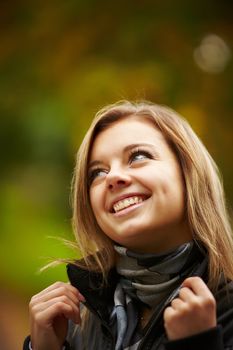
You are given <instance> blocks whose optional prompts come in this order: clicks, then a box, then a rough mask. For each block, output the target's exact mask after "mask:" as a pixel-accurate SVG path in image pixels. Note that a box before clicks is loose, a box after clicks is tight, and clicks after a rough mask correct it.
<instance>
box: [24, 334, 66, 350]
mask: <svg viewBox="0 0 233 350" xmlns="http://www.w3.org/2000/svg"><path fill="white" fill-rule="evenodd" d="M23 350H33V349H32V348H31V338H30V335H29V336H27V338H26V339H25V340H24V343H23ZM62 350H70V345H69V343H68V342H67V341H66V342H65V343H64V345H63V348H62Z"/></svg>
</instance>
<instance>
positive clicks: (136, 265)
mask: <svg viewBox="0 0 233 350" xmlns="http://www.w3.org/2000/svg"><path fill="white" fill-rule="evenodd" d="M114 249H115V250H116V252H117V255H118V261H117V266H116V269H117V272H118V274H119V276H120V279H119V282H118V284H117V286H116V289H115V293H114V308H113V312H112V316H111V320H112V321H115V325H116V329H117V340H116V346H115V350H124V349H136V348H137V344H138V343H139V342H140V339H138V340H135V339H136V338H135V330H136V328H137V325H138V321H139V312H138V306H139V305H140V304H141V306H145V307H149V308H151V309H154V308H155V307H156V306H157V305H159V304H160V303H161V302H162V301H165V300H166V298H168V296H169V295H170V294H171V293H172V292H173V291H174V290H175V289H177V288H178V287H179V286H180V284H181V283H182V281H183V280H184V279H185V277H187V276H188V275H189V274H190V273H191V271H192V270H193V269H194V268H195V267H196V266H197V264H198V262H199V261H200V259H203V254H202V253H201V251H200V249H199V247H198V246H197V244H195V242H194V241H190V242H188V243H185V244H183V245H181V246H179V247H178V248H176V249H174V250H171V251H168V252H166V253H165V254H140V253H135V252H132V251H130V250H128V249H127V248H125V247H122V246H119V245H115V246H114ZM135 342H136V343H135Z"/></svg>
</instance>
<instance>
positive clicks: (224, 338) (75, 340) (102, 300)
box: [24, 259, 233, 350]
mask: <svg viewBox="0 0 233 350" xmlns="http://www.w3.org/2000/svg"><path fill="white" fill-rule="evenodd" d="M67 273H68V276H69V279H70V282H71V284H72V285H73V286H75V287H77V288H78V289H79V291H80V292H81V293H82V294H83V295H84V296H85V298H86V303H85V305H86V307H87V308H88V309H89V310H90V311H91V312H90V316H89V319H88V322H87V326H86V328H85V331H84V332H82V331H81V330H80V328H79V327H75V325H74V324H72V323H70V326H69V332H68V335H67V342H66V345H65V349H66V350H68V349H70V350H114V343H115V339H114V335H113V334H112V332H111V328H110V327H109V310H110V309H111V308H112V306H113V293H114V290H115V286H116V283H117V280H118V276H117V273H116V272H115V270H112V271H111V273H110V274H109V278H108V284H107V285H106V286H105V287H103V285H102V278H101V275H100V274H98V273H95V272H89V271H87V270H85V269H82V268H80V267H77V266H76V265H73V264H69V265H68V266H67ZM191 275H192V276H194V275H195V276H200V277H202V278H203V280H204V281H206V276H207V260H206V259H205V260H204V261H203V262H202V264H201V265H200V266H198V268H197V269H196V270H195V271H193V272H192V274H191ZM186 277H188V276H186ZM176 295H177V290H176V291H174V292H173V293H172V295H170V296H169V298H168V299H167V300H166V301H165V302H164V303H163V304H162V305H160V307H159V309H156V311H155V312H154V314H153V316H152V318H151V320H150V322H149V324H148V326H147V328H146V332H145V335H144V337H143V339H142V341H141V344H140V346H139V349H143V350H194V349H195V350H208V349H210V350H223V349H224V350H233V282H232V281H231V282H229V283H227V284H226V283H220V285H219V288H218V291H217V292H216V293H215V298H216V301H217V323H218V325H217V327H215V328H212V329H210V330H208V331H204V332H202V333H199V334H196V335H194V336H190V337H187V338H183V339H179V340H176V341H168V339H167V337H166V333H165V329H164V326H163V311H164V309H165V307H166V306H168V304H169V303H170V302H171V300H172V299H173V298H175V297H176ZM28 342H29V337H28V338H27V339H26V340H25V343H24V350H28Z"/></svg>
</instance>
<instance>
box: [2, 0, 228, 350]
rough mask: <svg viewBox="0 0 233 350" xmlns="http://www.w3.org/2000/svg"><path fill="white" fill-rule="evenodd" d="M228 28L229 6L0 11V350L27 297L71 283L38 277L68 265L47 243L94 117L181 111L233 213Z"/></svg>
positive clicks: (66, 4)
mask: <svg viewBox="0 0 233 350" xmlns="http://www.w3.org/2000/svg"><path fill="white" fill-rule="evenodd" d="M232 19H233V3H232V2H230V1H213V0H212V1H210V0H207V1H199V0H197V1H186V0H183V1H166V0H163V1H156V0H154V1H152V0H151V1H150V0H145V1H142V0H141V1H140V0H134V1H131V0H129V1H122V0H118V1H101V0H100V1H94V0H82V1H81V0H70V1H69V0H68V1H62V0H56V1H55V0H54V1H52V0H46V1H45V0H41V1H38V0H37V1H26V0H16V1H8V2H7V1H1V4H0V143H1V144H0V156H1V163H0V166H1V172H0V193H1V195H0V219H1V231H0V259H1V260H0V263H1V273H0V284H1V289H0V296H1V298H0V307H1V316H0V343H1V350H14V349H20V348H21V342H22V340H23V338H24V337H25V336H26V335H27V333H28V329H29V328H28V311H27V304H28V301H29V300H30V297H31V295H33V294H34V293H37V292H38V291H40V290H41V289H42V288H44V287H46V286H47V285H49V284H51V283H52V282H54V281H55V280H64V281H65V280H66V274H65V268H64V266H61V267H57V268H53V269H50V270H48V271H45V272H43V273H41V274H38V270H39V268H40V267H42V266H43V265H44V264H46V263H47V262H48V258H56V257H61V258H65V257H74V256H75V254H74V252H70V251H69V250H68V248H65V247H64V246H63V245H62V244H61V243H60V242H59V241H57V240H56V239H54V238H51V237H65V238H68V239H72V231H71V226H70V218H71V209H70V204H69V194H70V182H71V178H72V172H73V167H74V160H75V152H76V150H77V148H78V146H79V144H80V142H81V140H82V137H83V136H84V134H85V132H86V130H87V128H88V126H89V124H90V121H91V120H92V118H93V116H94V114H95V112H96V111H97V110H98V109H99V108H100V107H102V106H104V105H106V104H108V103H113V102H115V101H117V100H120V99H133V100H135V99H142V98H143V99H148V100H152V101H154V102H157V103H160V104H166V105H169V106H170V107H172V108H174V109H176V110H177V111H178V112H180V113H182V114H183V115H184V116H185V117H186V118H187V119H188V120H189V121H190V123H191V125H192V126H193V128H194V130H195V131H196V132H197V134H198V135H199V136H200V137H201V138H202V140H203V141H204V143H205V144H206V146H207V148H208V149H209V151H210V153H211V154H212V155H213V157H214V159H215V160H216V162H217V164H218V165H219V167H220V170H221V172H222V174H223V178H224V185H225V190H226V194H227V200H228V204H229V207H231V206H232V204H233V184H232V175H233V164H232V155H231V153H232V131H233V119H232V112H233V79H232V78H233V63H232V47H233V20H232ZM231 213H232V212H231ZM12 326H13V328H12Z"/></svg>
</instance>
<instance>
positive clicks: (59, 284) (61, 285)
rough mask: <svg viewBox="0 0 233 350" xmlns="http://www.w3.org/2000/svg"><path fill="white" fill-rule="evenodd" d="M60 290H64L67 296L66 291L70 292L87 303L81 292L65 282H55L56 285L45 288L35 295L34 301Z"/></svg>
mask: <svg viewBox="0 0 233 350" xmlns="http://www.w3.org/2000/svg"><path fill="white" fill-rule="evenodd" d="M60 288H63V293H64V294H65V291H66V290H69V291H70V292H72V293H73V294H74V295H76V296H77V297H78V298H79V300H80V301H82V302H85V298H84V296H83V295H82V294H81V293H80V292H79V290H78V289H77V288H75V287H73V286H72V285H71V284H70V283H64V282H55V283H53V284H52V285H50V286H49V287H47V288H45V289H44V290H42V291H41V292H39V293H38V294H36V295H34V296H33V297H32V301H33V300H34V299H38V298H41V297H43V296H45V295H47V294H48V293H49V292H52V291H54V290H58V289H60Z"/></svg>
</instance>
